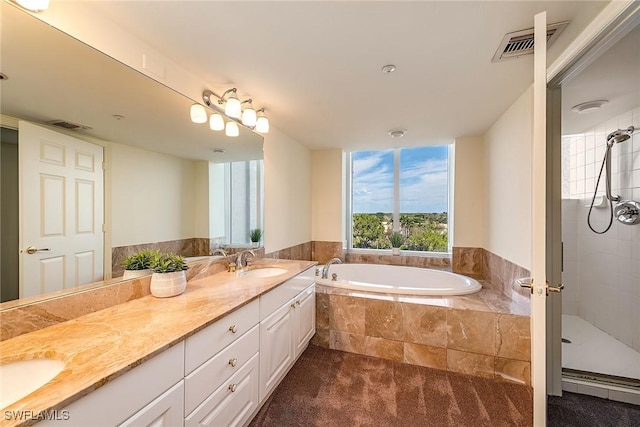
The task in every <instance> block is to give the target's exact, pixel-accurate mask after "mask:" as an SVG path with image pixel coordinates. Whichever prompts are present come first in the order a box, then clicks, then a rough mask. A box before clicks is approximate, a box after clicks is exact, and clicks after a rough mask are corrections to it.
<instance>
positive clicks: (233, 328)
mask: <svg viewBox="0 0 640 427" xmlns="http://www.w3.org/2000/svg"><path fill="white" fill-rule="evenodd" d="M229 330H230V331H231V333H232V334H235V333H236V332H238V327H237V326H236V325H231V326H229Z"/></svg>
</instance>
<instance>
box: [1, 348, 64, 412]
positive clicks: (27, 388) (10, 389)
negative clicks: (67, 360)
mask: <svg viewBox="0 0 640 427" xmlns="http://www.w3.org/2000/svg"><path fill="white" fill-rule="evenodd" d="M62 369H64V362H61V361H60V360H57V359H44V358H43V359H29V360H20V361H17V362H11V363H7V364H4V365H0V408H5V407H7V406H9V405H11V404H12V403H14V402H16V401H18V400H20V399H22V398H23V397H25V396H26V395H28V394H30V393H33V392H34V391H36V390H37V389H39V388H40V387H42V386H43V385H45V384H46V383H48V382H49V381H51V380H52V379H53V378H54V377H55V376H56V375H58V374H59V373H60V372H61V371H62Z"/></svg>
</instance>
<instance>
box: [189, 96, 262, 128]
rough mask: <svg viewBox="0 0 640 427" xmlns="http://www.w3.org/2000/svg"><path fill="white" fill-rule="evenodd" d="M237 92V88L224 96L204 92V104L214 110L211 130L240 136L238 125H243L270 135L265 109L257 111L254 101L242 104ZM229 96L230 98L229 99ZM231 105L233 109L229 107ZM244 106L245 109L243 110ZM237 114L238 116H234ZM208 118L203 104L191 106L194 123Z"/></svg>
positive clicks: (210, 125) (210, 120) (210, 118)
mask: <svg viewBox="0 0 640 427" xmlns="http://www.w3.org/2000/svg"><path fill="white" fill-rule="evenodd" d="M237 91H238V90H237V89H236V88H231V89H229V90H227V91H226V92H224V93H223V94H222V96H218V95H216V94H215V93H213V92H211V91H210V90H205V91H204V92H202V100H203V101H204V104H205V105H206V106H207V107H209V108H211V109H212V110H214V113H213V114H211V116H210V117H209V127H210V128H211V130H215V131H220V130H222V129H224V130H225V133H226V134H227V135H228V136H238V135H239V134H240V128H238V123H241V124H242V125H243V126H245V127H247V128H249V129H251V130H255V131H256V132H259V133H268V132H269V119H268V118H267V116H266V115H265V113H264V110H265V109H264V108H261V109H259V110H257V111H256V110H255V109H254V107H253V100H252V99H247V100H245V101H242V102H240V101H239V100H238V97H237V95H236V93H237ZM229 94H230V95H229ZM227 95H229V96H228V97H227ZM225 98H226V99H225ZM236 101H237V104H236ZM230 103H231V105H232V106H231V107H229V105H230ZM236 105H237V106H236ZM243 106H244V109H243V108H242V107H243ZM229 110H231V111H229ZM236 112H237V115H234V114H235V113H236ZM203 116H204V117H205V119H204V120H203V119H202V117H203ZM206 116H207V112H206V110H205V107H204V106H203V105H202V104H193V105H192V106H191V120H192V121H193V122H194V123H204V122H206V121H207V119H206ZM225 121H226V124H225ZM229 123H233V125H229Z"/></svg>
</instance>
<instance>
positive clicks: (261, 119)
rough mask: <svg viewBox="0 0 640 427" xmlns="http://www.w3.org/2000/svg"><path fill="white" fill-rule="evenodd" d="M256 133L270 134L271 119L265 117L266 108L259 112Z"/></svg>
mask: <svg viewBox="0 0 640 427" xmlns="http://www.w3.org/2000/svg"><path fill="white" fill-rule="evenodd" d="M257 113H258V117H257V118H256V132H260V133H269V119H268V118H267V116H265V115H264V108H261V109H259V110H258V111H257Z"/></svg>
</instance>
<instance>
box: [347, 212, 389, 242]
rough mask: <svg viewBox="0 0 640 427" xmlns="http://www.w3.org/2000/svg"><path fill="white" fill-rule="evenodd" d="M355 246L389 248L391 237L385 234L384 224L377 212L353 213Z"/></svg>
mask: <svg viewBox="0 0 640 427" xmlns="http://www.w3.org/2000/svg"><path fill="white" fill-rule="evenodd" d="M353 247H354V248H374V249H387V248H389V239H388V238H387V236H385V233H384V226H383V225H382V222H381V220H380V219H379V218H378V216H377V215H375V214H354V215H353Z"/></svg>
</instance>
